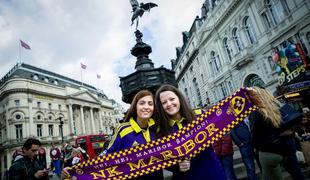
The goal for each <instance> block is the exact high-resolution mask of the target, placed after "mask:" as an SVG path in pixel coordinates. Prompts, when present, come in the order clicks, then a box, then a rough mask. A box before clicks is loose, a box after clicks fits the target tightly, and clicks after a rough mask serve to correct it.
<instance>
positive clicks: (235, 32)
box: [232, 28, 243, 51]
mask: <svg viewBox="0 0 310 180" xmlns="http://www.w3.org/2000/svg"><path fill="white" fill-rule="evenodd" d="M232 37H233V39H234V42H235V45H236V47H237V50H238V51H241V50H242V49H243V45H242V42H241V39H240V35H239V32H238V29H237V28H234V29H233V31H232Z"/></svg>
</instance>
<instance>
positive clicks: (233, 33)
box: [172, 0, 310, 107]
mask: <svg viewBox="0 0 310 180" xmlns="http://www.w3.org/2000/svg"><path fill="white" fill-rule="evenodd" d="M182 36H183V45H182V47H177V48H176V59H175V60H172V67H173V70H175V75H176V80H177V83H178V87H179V89H180V90H181V91H182V92H183V93H184V94H185V95H186V96H187V97H189V98H188V100H189V102H190V104H191V105H192V107H201V106H204V105H212V104H214V103H216V102H218V101H219V100H221V99H223V98H224V97H226V96H228V95H230V94H232V93H233V92H234V91H236V90H237V89H239V88H240V87H245V86H262V87H265V88H266V89H267V90H269V91H271V92H272V93H274V92H275V91H276V87H277V86H278V75H277V73H276V72H275V63H274V61H273V58H272V50H273V49H274V48H283V47H285V46H286V45H285V44H286V43H287V42H290V43H299V44H301V46H302V48H303V50H304V52H305V54H306V56H307V57H308V58H309V52H310V2H309V1H307V0H253V1H250V0H206V1H205V2H204V3H203V5H202V8H201V17H198V16H197V17H196V19H195V20H194V21H193V24H192V26H191V28H190V30H189V31H186V32H183V33H182Z"/></svg>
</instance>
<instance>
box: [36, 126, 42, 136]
mask: <svg viewBox="0 0 310 180" xmlns="http://www.w3.org/2000/svg"><path fill="white" fill-rule="evenodd" d="M37 136H38V137H42V124H37Z"/></svg>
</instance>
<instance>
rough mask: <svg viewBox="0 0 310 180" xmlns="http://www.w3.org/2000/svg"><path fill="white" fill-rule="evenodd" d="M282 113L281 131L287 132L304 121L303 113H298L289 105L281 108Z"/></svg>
mask: <svg viewBox="0 0 310 180" xmlns="http://www.w3.org/2000/svg"><path fill="white" fill-rule="evenodd" d="M280 113H281V117H282V123H281V125H280V128H281V131H286V130H288V129H290V128H292V127H293V126H294V125H295V124H297V123H299V122H300V121H301V120H302V117H303V115H302V113H300V112H298V111H296V110H295V109H294V108H293V107H292V106H290V105H289V104H284V105H283V106H281V107H280Z"/></svg>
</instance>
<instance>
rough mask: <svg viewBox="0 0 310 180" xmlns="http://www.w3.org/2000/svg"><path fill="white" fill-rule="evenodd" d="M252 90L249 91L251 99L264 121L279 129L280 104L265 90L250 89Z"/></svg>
mask: <svg viewBox="0 0 310 180" xmlns="http://www.w3.org/2000/svg"><path fill="white" fill-rule="evenodd" d="M252 88H253V90H252V91H249V92H250V95H251V98H252V99H253V101H254V102H255V104H256V106H257V107H258V108H259V112H261V113H262V115H263V116H264V118H265V120H266V121H270V122H271V124H272V125H273V126H274V127H276V128H279V127H280V124H281V120H282V119H281V113H280V110H279V107H280V102H279V101H278V100H277V99H276V98H275V97H274V96H273V95H272V94H271V93H270V92H268V91H267V90H265V89H261V88H258V87H252Z"/></svg>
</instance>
